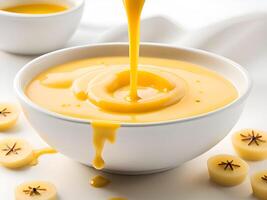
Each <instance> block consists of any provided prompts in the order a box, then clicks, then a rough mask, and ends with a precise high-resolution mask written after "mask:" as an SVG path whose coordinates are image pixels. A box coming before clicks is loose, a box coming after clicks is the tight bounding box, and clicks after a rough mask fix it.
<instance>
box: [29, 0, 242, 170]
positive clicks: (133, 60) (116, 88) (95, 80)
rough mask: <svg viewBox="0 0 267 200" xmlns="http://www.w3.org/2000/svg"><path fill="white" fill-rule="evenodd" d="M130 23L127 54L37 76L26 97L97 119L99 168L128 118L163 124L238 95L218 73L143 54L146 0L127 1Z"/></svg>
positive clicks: (64, 66)
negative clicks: (105, 150) (107, 147)
mask: <svg viewBox="0 0 267 200" xmlns="http://www.w3.org/2000/svg"><path fill="white" fill-rule="evenodd" d="M124 5H125V9H126V12H127V16H128V22H129V40H130V60H129V58H128V57H98V58H88V59H84V60H77V61H74V62H70V63H65V64H62V65H60V66H51V68H50V69H48V70H47V71H44V72H43V73H41V74H40V75H38V76H37V77H36V78H35V79H34V80H33V81H32V82H31V83H30V84H29V85H28V87H27V88H26V94H27V96H28V97H29V98H30V99H31V100H32V101H33V102H35V103H37V104H38V105H40V106H41V107H43V108H46V109H48V110H51V111H53V112H56V113H60V114H63V115H66V116H71V117H75V118H80V119H86V120H88V121H90V122H92V128H93V131H94V133H93V145H94V149H95V157H94V159H93V161H92V165H93V166H94V167H95V168H96V169H102V168H104V166H105V163H104V159H103V158H102V151H103V148H104V144H105V142H106V141H109V142H111V143H113V142H115V139H116V130H117V129H118V128H119V127H120V124H121V123H123V122H128V123H146V122H163V121H170V120H177V119H182V118H188V117H192V116H196V115H201V114H204V113H207V112H210V111H213V110H216V109H218V108H221V107H223V106H225V105H227V104H229V103H231V102H232V101H234V100H235V99H236V98H237V96H238V93H237V90H236V89H235V87H234V86H233V85H232V84H231V83H230V82H229V81H228V80H226V79H225V78H223V77H222V76H220V75H219V74H217V73H215V72H213V71H210V70H208V69H206V68H204V67H202V66H197V65H195V64H192V63H189V62H183V61H179V60H168V59H160V58H144V57H140V58H139V40H140V35H139V32H140V15H141V10H142V8H143V5H144V0H135V1H132V0H124Z"/></svg>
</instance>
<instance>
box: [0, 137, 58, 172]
mask: <svg viewBox="0 0 267 200" xmlns="http://www.w3.org/2000/svg"><path fill="white" fill-rule="evenodd" d="M51 153H57V151H55V150H54V149H52V148H50V147H48V148H43V149H40V150H33V149H32V146H31V145H30V144H29V143H28V142H27V141H25V140H23V139H19V138H6V139H3V140H0V164H2V165H3V166H4V167H7V168H11V169H17V168H21V167H25V166H29V165H36V164H37V163H38V158H39V157H40V156H41V155H44V154H51Z"/></svg>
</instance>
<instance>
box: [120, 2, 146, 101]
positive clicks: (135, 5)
mask: <svg viewBox="0 0 267 200" xmlns="http://www.w3.org/2000/svg"><path fill="white" fill-rule="evenodd" d="M123 1H124V7H125V10H126V13H127V17H128V34H129V54H130V69H131V70H130V96H129V97H130V100H131V101H137V100H138V99H139V97H138V94H137V83H138V73H137V72H138V58H139V43H140V18H141V13H142V9H143V6H144V3H145V0H123Z"/></svg>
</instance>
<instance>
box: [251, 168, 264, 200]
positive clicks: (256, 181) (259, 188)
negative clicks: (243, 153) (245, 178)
mask: <svg viewBox="0 0 267 200" xmlns="http://www.w3.org/2000/svg"><path fill="white" fill-rule="evenodd" d="M251 186H252V190H253V194H254V196H255V197H257V198H259V199H262V200H267V170H265V171H261V172H257V173H255V174H254V175H253V176H252V177H251Z"/></svg>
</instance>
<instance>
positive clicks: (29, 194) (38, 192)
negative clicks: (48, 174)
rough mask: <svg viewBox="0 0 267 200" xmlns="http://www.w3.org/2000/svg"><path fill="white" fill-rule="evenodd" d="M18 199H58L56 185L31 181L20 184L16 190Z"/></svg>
mask: <svg viewBox="0 0 267 200" xmlns="http://www.w3.org/2000/svg"><path fill="white" fill-rule="evenodd" d="M15 199H16V200H57V191H56V187H55V186H54V185H53V184H52V183H49V182H44V181H31V182H26V183H23V184H21V185H19V186H18V187H17V188H16V191H15Z"/></svg>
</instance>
